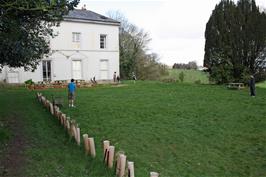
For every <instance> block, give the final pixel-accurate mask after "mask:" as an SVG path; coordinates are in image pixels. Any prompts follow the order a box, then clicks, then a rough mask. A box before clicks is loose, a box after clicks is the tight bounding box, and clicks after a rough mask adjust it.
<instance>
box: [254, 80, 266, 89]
mask: <svg viewBox="0 0 266 177" xmlns="http://www.w3.org/2000/svg"><path fill="white" fill-rule="evenodd" d="M256 86H257V87H260V88H266V81H264V82H260V83H258V84H256Z"/></svg>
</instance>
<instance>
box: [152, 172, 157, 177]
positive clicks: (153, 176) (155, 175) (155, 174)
mask: <svg viewBox="0 0 266 177" xmlns="http://www.w3.org/2000/svg"><path fill="white" fill-rule="evenodd" d="M150 177H159V173H157V172H150Z"/></svg>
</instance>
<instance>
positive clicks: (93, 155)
mask: <svg viewBox="0 0 266 177" xmlns="http://www.w3.org/2000/svg"><path fill="white" fill-rule="evenodd" d="M88 140H89V145H90V154H91V156H92V157H95V156H96V152H95V144H94V139H93V138H88Z"/></svg>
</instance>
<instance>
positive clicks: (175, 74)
mask: <svg viewBox="0 0 266 177" xmlns="http://www.w3.org/2000/svg"><path fill="white" fill-rule="evenodd" d="M168 72H169V76H166V78H172V79H176V80H177V81H178V82H181V81H180V78H179V74H180V73H181V72H183V73H184V80H183V82H184V83H193V84H194V83H201V84H209V74H208V73H206V72H203V71H198V70H193V69H191V70H187V69H169V71H168Z"/></svg>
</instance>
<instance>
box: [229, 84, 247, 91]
mask: <svg viewBox="0 0 266 177" xmlns="http://www.w3.org/2000/svg"><path fill="white" fill-rule="evenodd" d="M227 88H229V89H238V90H240V89H243V88H245V87H244V83H228V85H227Z"/></svg>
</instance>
